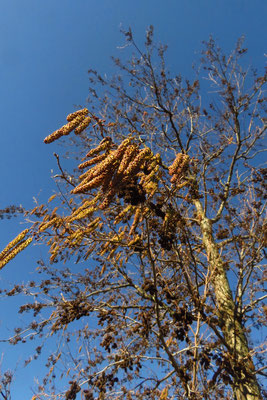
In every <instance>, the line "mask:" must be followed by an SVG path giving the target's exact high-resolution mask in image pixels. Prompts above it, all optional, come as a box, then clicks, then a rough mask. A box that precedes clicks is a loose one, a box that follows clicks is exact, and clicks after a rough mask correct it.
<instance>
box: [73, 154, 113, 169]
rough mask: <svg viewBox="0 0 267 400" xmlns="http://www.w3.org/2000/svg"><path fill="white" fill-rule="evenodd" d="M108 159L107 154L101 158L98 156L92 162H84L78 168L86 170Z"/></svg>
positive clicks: (101, 155)
mask: <svg viewBox="0 0 267 400" xmlns="http://www.w3.org/2000/svg"><path fill="white" fill-rule="evenodd" d="M106 157H107V154H100V155H99V156H96V157H94V158H92V159H91V160H87V161H85V162H83V163H82V164H80V165H78V168H79V169H84V168H87V167H90V166H91V165H93V164H96V163H98V162H100V161H103V160H104V159H105V158H106Z"/></svg>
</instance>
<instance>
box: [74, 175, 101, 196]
mask: <svg viewBox="0 0 267 400" xmlns="http://www.w3.org/2000/svg"><path fill="white" fill-rule="evenodd" d="M105 176H106V174H105V173H103V174H101V175H99V176H96V177H95V178H93V179H92V180H90V181H89V182H86V183H84V184H80V185H78V186H76V188H74V189H73V190H72V191H71V192H72V193H84V192H87V191H88V190H90V189H94V188H96V187H98V186H100V185H101V183H102V181H103V179H104V178H105Z"/></svg>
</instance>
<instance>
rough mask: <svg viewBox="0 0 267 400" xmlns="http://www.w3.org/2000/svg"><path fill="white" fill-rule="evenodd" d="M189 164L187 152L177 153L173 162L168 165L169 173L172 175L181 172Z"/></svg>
mask: <svg viewBox="0 0 267 400" xmlns="http://www.w3.org/2000/svg"><path fill="white" fill-rule="evenodd" d="M188 164H189V156H188V155H187V154H182V153H178V154H177V156H176V158H175V160H174V162H173V163H172V165H171V166H170V167H169V174H170V175H174V174H178V171H177V170H178V169H179V173H181V172H183V171H184V170H185V169H186V168H187V167H188Z"/></svg>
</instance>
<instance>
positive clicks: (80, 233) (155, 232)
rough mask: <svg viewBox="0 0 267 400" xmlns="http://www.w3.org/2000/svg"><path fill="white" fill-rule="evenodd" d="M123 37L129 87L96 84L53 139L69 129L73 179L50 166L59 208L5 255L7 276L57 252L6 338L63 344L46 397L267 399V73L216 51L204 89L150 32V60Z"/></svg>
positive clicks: (94, 80)
mask: <svg viewBox="0 0 267 400" xmlns="http://www.w3.org/2000/svg"><path fill="white" fill-rule="evenodd" d="M125 36H126V39H127V41H128V43H129V44H130V45H132V46H133V48H134V51H135V54H134V55H133V56H132V58H131V60H130V61H129V62H125V63H123V62H121V61H120V60H118V59H114V61H115V63H116V65H117V66H118V68H119V69H120V71H121V75H118V76H117V77H115V78H114V79H112V80H111V81H108V80H107V79H106V78H104V77H101V76H100V75H99V74H98V73H97V72H95V71H92V70H91V71H89V73H90V80H91V84H92V87H91V91H90V93H91V98H90V101H89V106H88V108H83V109H81V110H78V111H76V112H74V113H72V114H69V115H68V117H67V124H66V125H64V126H63V127H62V128H60V129H58V130H57V131H55V132H53V133H52V134H51V135H49V136H48V137H46V138H45V140H44V141H45V143H46V144H48V143H52V142H53V141H55V140H57V139H59V138H61V137H62V136H66V135H68V134H69V133H70V132H71V131H73V130H74V132H75V134H76V135H77V136H76V138H75V139H72V140H73V144H75V143H78V146H79V147H76V148H78V149H80V150H79V151H81V152H82V154H83V159H82V162H81V163H80V164H79V166H78V169H77V170H75V171H74V172H73V173H69V172H66V171H65V170H64V168H63V167H62V165H61V161H60V158H59V156H58V155H57V154H55V156H56V158H57V163H58V167H59V171H60V172H59V174H58V175H56V176H55V180H56V182H57V185H58V188H59V193H58V195H56V194H55V195H53V196H52V197H51V198H50V199H49V203H50V201H54V202H56V207H55V208H54V209H51V208H50V206H49V204H46V205H44V204H42V205H37V207H35V208H34V209H33V210H32V211H31V212H30V213H28V214H27V218H28V221H30V222H32V223H33V225H32V226H31V227H30V228H29V229H27V230H25V231H23V232H22V233H21V234H20V235H19V236H18V237H17V238H16V239H15V240H14V241H13V242H11V243H10V244H9V245H8V246H7V248H6V249H4V251H3V252H2V253H1V254H0V260H1V261H0V263H1V266H2V267H3V266H4V265H5V264H6V263H7V262H8V261H9V260H10V259H12V258H13V257H14V256H15V255H16V254H17V253H18V252H19V251H21V250H22V249H23V248H25V247H26V246H28V244H30V242H31V241H32V240H33V241H35V242H41V243H46V244H47V245H48V246H49V251H50V264H49V263H48V262H46V261H44V260H40V261H39V273H40V274H41V276H43V280H42V281H41V283H40V282H38V280H37V281H36V282H34V281H32V282H30V283H29V284H28V285H27V286H24V285H16V286H15V287H14V289H13V290H12V291H9V292H8V293H7V294H8V295H14V294H16V293H20V292H23V293H24V294H27V295H29V296H30V297H31V298H32V299H34V300H30V301H29V302H28V303H27V304H24V305H23V306H22V307H21V308H20V312H21V313H23V312H26V311H32V312H33V315H34V318H36V320H35V319H33V320H32V321H31V323H30V324H29V326H28V327H26V328H25V327H24V330H22V329H19V328H17V330H16V332H15V335H14V337H13V338H11V339H10V341H11V342H12V343H17V342H18V341H20V340H26V339H25V338H26V336H27V337H31V336H32V337H46V336H47V337H49V336H51V335H54V336H57V337H58V338H60V343H61V345H59V346H58V348H57V351H55V352H53V353H51V355H50V357H49V360H48V363H47V367H48V369H49V372H48V374H47V376H46V377H45V379H44V382H43V384H40V387H39V389H38V390H39V391H38V393H37V394H36V396H34V398H35V399H39V398H46V393H47V392H46V390H47V387H48V386H49V385H50V384H51V385H52V389H51V391H50V395H49V396H50V397H49V398H65V399H68V400H71V399H75V398H76V397H77V395H78V393H80V394H81V398H82V399H86V400H89V399H96V398H97V399H104V398H108V399H126V398H127V399H161V400H164V399H184V398H188V399H221V398H228V399H237V400H244V399H249V400H251V399H254V400H256V399H261V398H263V397H262V396H263V395H264V392H263V390H262V389H261V386H262V382H261V377H263V379H264V377H265V376H266V375H265V373H264V359H263V357H264V343H262V342H260V341H259V340H258V337H257V332H258V331H262V329H263V324H264V321H265V316H264V312H265V313H266V308H264V305H263V302H264V299H265V298H266V295H264V287H263V283H264V264H263V261H264V255H265V253H264V244H265V243H266V233H265V232H266V224H265V222H264V212H265V203H264V201H266V192H265V189H266V184H265V178H266V169H264V168H263V166H262V152H263V136H264V133H265V130H266V120H265V119H264V118H263V115H264V111H265V109H264V107H265V103H264V90H263V88H264V84H265V83H266V75H263V76H261V75H259V74H258V73H257V72H256V71H255V70H253V69H246V68H245V67H244V65H243V56H244V55H245V53H246V49H244V48H243V40H239V41H238V42H237V45H236V47H235V49H234V50H233V51H232V52H231V54H230V55H227V56H226V55H224V54H223V52H222V51H221V50H220V49H219V48H218V46H217V45H216V43H215V42H214V40H213V39H210V40H209V41H208V42H207V43H205V44H204V50H203V53H202V60H201V69H199V71H201V73H203V72H204V74H205V80H203V82H202V81H200V80H199V79H196V80H194V81H193V82H189V81H188V80H186V81H184V80H183V79H182V78H181V77H180V76H176V77H171V75H170V74H169V72H168V71H167V70H166V67H165V58H164V57H165V50H166V48H165V47H162V46H158V47H157V46H155V45H154V43H153V29H152V28H150V29H149V30H148V32H147V37H146V43H145V50H144V51H141V50H140V49H139V47H138V46H137V45H136V43H135V41H134V38H133V36H132V33H131V31H130V30H129V31H128V32H125ZM156 55H157V57H158V62H155V61H153V60H154V59H155V58H156ZM199 74H200V72H199ZM98 84H100V94H99V89H98V87H99V86H98ZM202 84H203V87H202V86H201V85H202ZM103 87H104V88H106V91H105V92H103V89H102V88H103ZM89 109H90V111H89ZM97 115H98V116H97ZM80 171H81V172H82V173H81V172H80ZM32 219H33V220H32ZM264 224H265V225H264ZM65 263H67V266H64V264H65ZM54 264H56V265H55V266H54ZM41 350H42V349H41V346H39V347H38V348H37V349H36V357H38V354H40V352H41ZM63 359H64V360H65V361H64V362H62V364H61V367H60V368H61V376H62V377H63V379H65V378H66V376H69V377H70V378H69V379H71V380H70V383H69V386H68V388H67V389H66V388H65V389H66V390H65V391H64V390H63V391H62V392H61V393H59V392H56V390H55V389H53V383H54V382H55V381H56V382H57V383H58V380H57V374H58V372H57V366H58V365H59V362H60V360H63ZM60 368H59V370H60Z"/></svg>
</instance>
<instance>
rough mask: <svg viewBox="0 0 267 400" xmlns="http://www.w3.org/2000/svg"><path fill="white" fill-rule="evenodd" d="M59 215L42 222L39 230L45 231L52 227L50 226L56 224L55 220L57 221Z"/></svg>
mask: <svg viewBox="0 0 267 400" xmlns="http://www.w3.org/2000/svg"><path fill="white" fill-rule="evenodd" d="M57 219H58V218H57V217H54V218H53V219H51V220H50V221H48V222H46V223H45V224H42V225H41V226H40V228H39V232H43V231H45V230H46V229H48V228H50V226H52V225H54V224H55V222H56V221H57Z"/></svg>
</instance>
